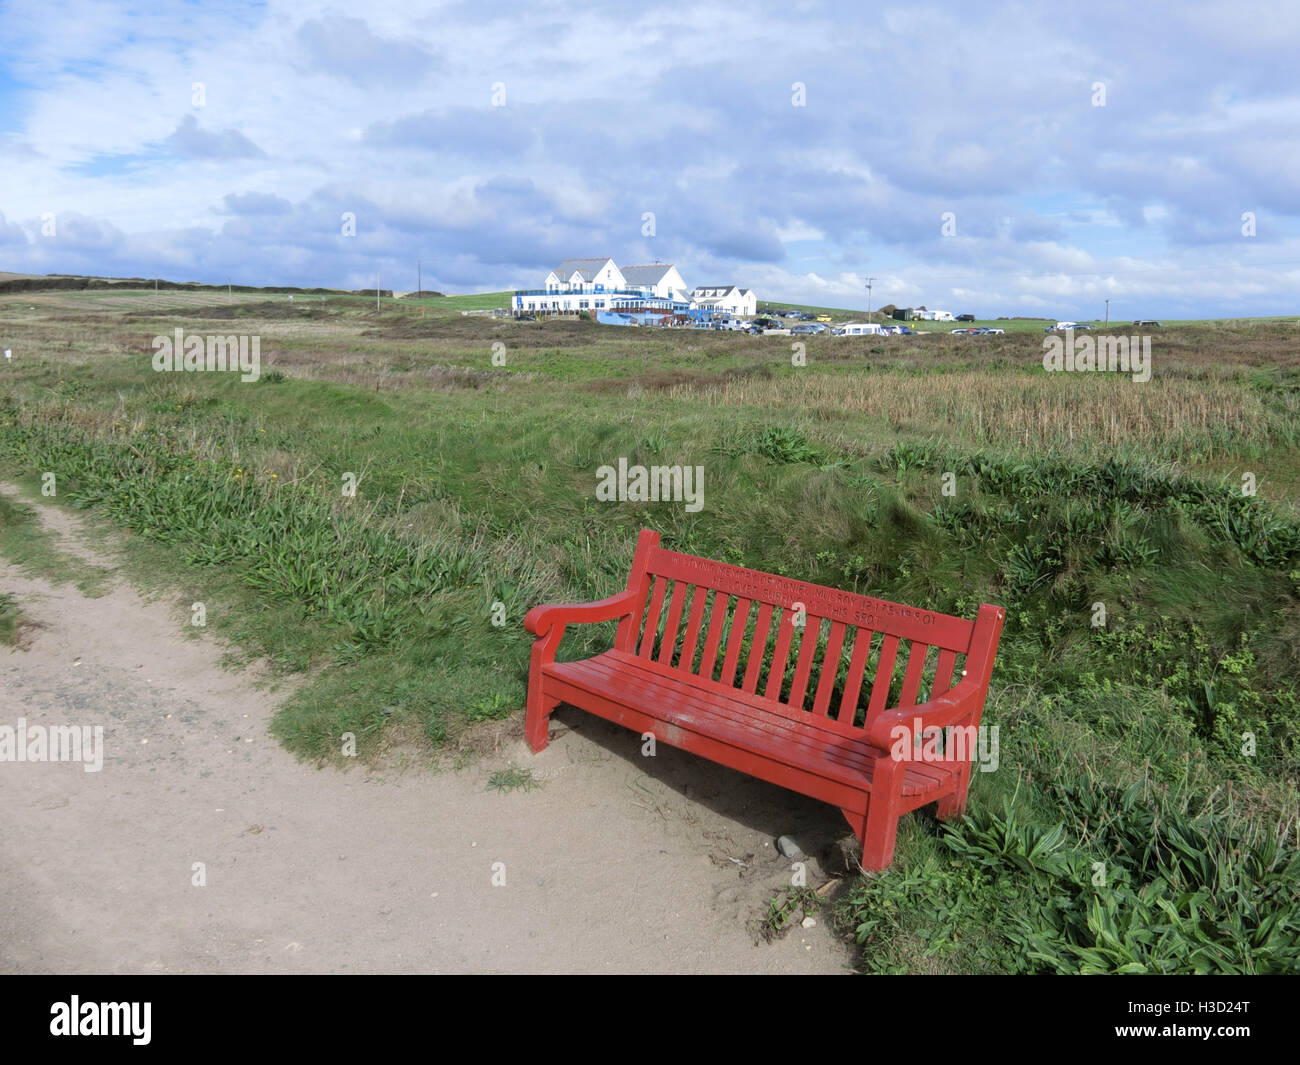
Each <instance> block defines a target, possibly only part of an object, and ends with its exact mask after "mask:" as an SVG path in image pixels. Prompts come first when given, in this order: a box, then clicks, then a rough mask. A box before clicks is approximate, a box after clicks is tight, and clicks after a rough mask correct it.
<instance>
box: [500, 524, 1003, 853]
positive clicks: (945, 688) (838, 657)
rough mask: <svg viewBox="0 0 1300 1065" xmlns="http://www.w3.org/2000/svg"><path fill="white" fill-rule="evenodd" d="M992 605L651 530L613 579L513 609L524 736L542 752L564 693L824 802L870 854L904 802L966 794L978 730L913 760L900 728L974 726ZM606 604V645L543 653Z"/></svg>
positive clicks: (947, 807)
mask: <svg viewBox="0 0 1300 1065" xmlns="http://www.w3.org/2000/svg"><path fill="white" fill-rule="evenodd" d="M801 612H802V614H803V615H804V616H805V617H806V620H804V618H803V617H801ZM706 614H707V619H706ZM1003 614H1004V611H1003V609H1002V608H1001V607H997V606H990V605H988V604H985V605H984V606H982V607H980V609H979V612H978V614H977V615H976V618H975V620H974V621H973V622H972V621H968V620H966V619H963V618H955V617H950V616H948V615H945V614H935V613H932V612H930V611H928V610H918V609H915V608H913V607H908V606H902V605H900V604H898V603H890V602H887V601H885V600H881V599H873V598H870V597H869V596H865V595H855V594H851V593H849V592H842V591H836V590H835V589H833V588H826V587H823V586H821V585H816V584H808V583H805V582H803V581H796V580H790V579H787V578H785V577H778V576H774V575H772V574H769V573H760V572H758V571H755V570H749V569H744V568H742V567H740V566H732V565H728V564H726V563H722V562H711V561H709V560H707V559H703V558H696V557H694V556H692V555H683V554H679V553H677V552H676V551H669V550H667V549H665V548H662V547H660V546H659V535H658V533H655V532H652V531H650V530H648V529H647V530H644V531H643V532H642V533H641V536H640V538H639V540H638V542H637V550H636V557H635V559H634V561H633V563H632V572H631V574H630V576H629V577H628V582H627V588H626V589H625V590H624V591H622V592H620V593H619V594H618V595H614V596H611V597H610V598H608V599H603V600H601V601H600V602H597V603H583V604H575V605H570V606H550V605H548V606H539V607H535V608H533V609H532V610H530V611H529V612H528V616H527V617H526V618H525V619H524V627H525V628H526V629H527V630H528V631H529V632H530V633H532V634H533V635H534V636H536V637H537V639H536V641H535V642H534V644H533V652H532V665H531V670H530V673H529V681H528V710H527V720H526V725H525V728H526V734H527V737H528V742H529V744H530V746H531V747H532V749H533V750H534V751H541V750H542V749H543V748H544V747H545V746H546V744H547V740H548V738H549V737H548V722H549V719H550V715H551V711H552V710H553V709H554V708H555V707H556V706H557V705H558V704H559V703H561V702H564V703H568V704H570V705H572V706H575V707H578V708H580V709H583V710H587V711H589V712H591V713H593V714H598V715H599V716H601V717H605V718H608V719H609V720H611V721H616V722H618V723H619V724H621V725H625V726H627V727H628V728H631V729H634V730H636V731H637V732H640V733H642V734H644V733H651V734H653V735H654V736H655V738H656V740H658V741H659V742H663V743H667V744H669V745H671V746H674V747H680V748H682V749H683V750H686V751H690V752H692V753H694V754H697V755H700V756H701V757H704V758H708V759H710V760H711V761H714V762H718V763H721V764H722V765H726V766H730V767H731V768H732V769H738V770H740V771H741V772H743V773H748V774H750V775H751V776H755V777H759V778H761V779H763V780H767V781H770V782H771V783H774V784H779V785H781V786H782V787H785V788H789V789H790V790H792V791H797V792H800V793H801V794H804V795H809V796H811V797H813V798H816V799H820V800H822V801H823V802H828V803H832V804H834V805H836V806H838V807H839V808H840V809H841V810H842V811H843V812H844V816H845V817H846V818H848V822H849V824H850V826H852V828H853V831H854V834H855V835H856V836H857V837H858V839H859V840H860V841H861V843H862V866H863V868H864V869H867V870H879V869H884V868H885V867H886V866H888V865H889V863H890V861H891V860H892V859H893V854H894V837H895V834H896V832H897V829H898V820H899V818H900V817H902V816H903V814H905V813H907V812H908V811H910V810H915V809H917V808H918V807H920V806H924V805H926V804H927V803H931V802H937V803H938V804H939V806H938V815H939V816H940V817H941V818H953V817H959V816H961V814H962V813H963V811H964V810H965V807H966V792H967V787H968V785H969V782H970V772H971V762H970V750H971V748H972V747H973V746H974V745H973V744H970V745H968V746H967V747H966V757H965V759H964V760H959V759H953V758H952V757H951V752H950V753H949V754H948V755H944V756H941V757H940V758H938V759H935V758H930V759H921V758H919V757H917V756H916V755H914V754H909V753H908V752H907V751H906V745H905V744H903V743H902V741H901V740H900V737H901V736H902V735H904V733H900V732H898V731H896V730H897V729H900V728H901V729H903V730H904V732H905V734H906V736H907V737H909V738H912V737H914V742H913V748H914V750H916V748H915V746H914V744H915V743H920V742H921V739H922V738H923V737H932V736H934V735H935V734H934V733H932V732H931V731H930V730H931V729H934V728H937V727H940V728H941V727H947V726H957V727H962V728H966V727H968V726H978V725H979V721H980V715H981V713H982V712H983V709H984V698H985V695H986V693H987V692H988V685H989V676H990V673H991V672H992V669H993V659H994V656H995V654H996V653H997V646H998V638H999V636H1000V635H1001V631H1002V620H1003ZM616 619H617V620H618V629H617V632H616V634H615V636H614V646H613V648H612V649H611V650H609V651H606V652H604V653H603V654H598V655H596V656H595V657H594V658H588V659H585V660H582V661H576V662H557V661H555V652H556V648H557V647H558V646H559V643H560V640H561V638H562V637H563V635H564V631H565V628H566V626H568V625H570V624H584V623H589V622H600V621H613V620H616ZM801 620H802V621H803V622H804V623H803V624H802V625H800V624H799V622H800V621H801ZM683 622H684V623H685V625H684V627H683ZM769 650H770V655H768V654H765V651H769ZM769 663H770V664H769ZM869 668H870V673H868V669H869ZM954 675H955V676H957V677H958V683H957V684H956V685H955V686H954V685H953V684H952V679H953V677H954ZM867 676H871V677H872V678H873V681H872V683H871V684H869V685H865V684H864V678H866V677H867ZM863 693H866V694H865V695H864V694H863ZM922 693H924V698H925V700H926V701H924V702H920V703H918V699H920V698H921V697H922ZM965 735H966V736H967V737H973V736H974V729H973V728H970V729H969V731H968V732H966V733H965ZM937 747H938V741H937V739H936V740H935V742H933V743H931V744H930V749H931V751H934V750H935V749H937Z"/></svg>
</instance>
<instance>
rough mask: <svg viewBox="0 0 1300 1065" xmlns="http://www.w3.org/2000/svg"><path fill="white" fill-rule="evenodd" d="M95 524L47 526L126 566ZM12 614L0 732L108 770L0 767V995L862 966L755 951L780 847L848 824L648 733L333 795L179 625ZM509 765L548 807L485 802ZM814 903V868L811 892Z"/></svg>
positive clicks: (62, 600) (77, 611)
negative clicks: (397, 978) (65, 983)
mask: <svg viewBox="0 0 1300 1065" xmlns="http://www.w3.org/2000/svg"><path fill="white" fill-rule="evenodd" d="M40 509H41V510H42V512H48V511H49V508H44V507H42V508H40ZM83 520H84V519H81V518H80V517H78V516H72V515H69V514H67V513H65V512H58V511H54V512H53V517H50V518H47V526H46V527H47V528H49V529H52V530H54V531H55V532H57V533H58V534H59V535H60V536H61V537H63V538H65V539H67V540H71V541H73V543H72V544H71V545H69V546H68V547H67V550H69V553H72V552H75V553H76V554H77V555H78V557H81V558H90V559H98V561H99V562H100V563H101V564H105V565H108V566H110V567H111V565H112V561H111V559H105V558H103V557H102V556H99V555H97V553H96V551H95V550H94V549H93V548H91V547H88V546H87V545H86V543H85V541H86V535H85V534H86V527H85V526H83V525H82V521H83ZM78 540H80V541H81V543H80V544H77V543H76V542H77V541H78ZM0 590H3V591H6V592H9V593H11V594H13V595H14V596H15V597H16V599H17V601H18V603H19V605H20V607H21V608H22V610H23V611H24V613H25V614H26V615H27V616H28V617H29V618H31V619H33V620H35V621H37V622H39V623H40V625H41V628H39V629H36V630H34V631H33V632H29V633H28V637H29V639H28V641H27V642H28V644H29V646H28V649H27V650H14V651H9V650H8V649H7V648H3V647H0V725H8V726H11V727H14V728H15V729H16V728H17V725H18V719H19V718H20V717H21V718H25V719H26V721H27V722H28V724H29V725H38V724H39V725H44V726H52V725H89V726H96V725H102V726H103V737H104V739H103V744H104V759H103V768H102V770H101V771H99V772H86V771H85V767H84V766H83V765H81V764H76V763H70V762H65V763H56V762H35V763H33V762H23V763H16V762H9V761H0V825H2V826H3V827H2V828H0V972H28V973H32V972H54V973H72V972H103V973H118V972H123V973H138V972H223V973H225V972H231V973H238V972H256V973H261V972H514V971H525V972H683V973H684V972H754V973H758V972H788V973H805V972H806V973H813V972H820V973H825V972H839V971H844V970H845V969H846V968H847V967H848V966H849V964H850V962H851V957H850V952H849V951H848V950H847V949H846V948H845V946H844V945H843V944H842V943H841V942H839V941H838V940H837V939H836V938H835V937H833V936H832V935H831V934H830V933H829V932H828V931H827V929H826V927H825V923H824V922H822V921H819V923H818V924H817V925H816V926H814V927H810V928H808V929H804V928H801V927H795V928H793V929H792V930H791V931H790V932H789V933H788V934H787V935H786V936H785V937H784V938H783V939H779V940H777V941H775V942H773V943H770V944H767V943H764V944H760V945H756V943H755V937H754V934H753V933H752V931H751V930H750V928H749V927H747V926H750V925H752V923H753V922H754V921H755V920H756V919H757V918H760V917H761V916H762V914H763V912H764V911H765V908H766V903H767V900H768V899H769V898H771V897H772V895H773V894H775V893H776V892H777V891H779V890H781V889H782V888H784V887H786V886H788V885H789V882H790V877H791V873H790V863H789V862H788V861H786V860H785V859H783V858H781V857H780V856H779V855H778V854H777V853H776V851H775V849H774V848H773V846H772V845H771V840H772V838H773V836H775V835H777V834H779V833H782V832H789V833H791V834H793V835H795V837H796V838H797V839H799V840H800V841H801V842H802V843H803V845H804V846H806V847H809V848H813V847H824V846H827V845H829V844H831V843H832V842H833V841H834V839H835V838H836V837H838V836H842V835H843V827H842V823H841V822H839V821H838V817H839V815H838V814H837V813H836V812H835V811H834V810H831V809H829V808H827V807H823V806H821V805H820V804H817V803H814V802H811V801H809V800H804V799H802V798H801V797H799V796H795V795H792V794H790V793H787V792H784V791H781V790H780V789H776V788H772V787H769V786H768V785H765V784H762V783H760V782H758V781H754V780H750V779H749V778H746V777H743V776H741V775H739V774H736V773H732V772H730V771H729V770H725V769H722V768H721V767H718V766H713V765H710V764H709V763H706V762H702V761H700V760H698V759H695V758H693V757H692V756H690V755H686V754H683V753H681V752H678V751H674V750H671V749H669V748H666V747H660V749H659V753H658V756H657V757H656V758H653V759H643V758H641V757H640V754H639V740H638V739H637V737H636V736H634V735H633V734H632V733H630V732H627V731H625V730H621V729H617V728H615V727H614V726H611V725H607V724H606V723H604V722H601V721H598V720H597V719H595V718H592V717H590V716H589V715H585V714H582V713H580V712H577V711H574V710H562V711H561V712H560V713H559V714H558V715H557V718H556V720H557V722H558V723H559V726H560V727H559V729H558V731H559V732H560V733H562V734H561V735H558V736H557V738H556V739H555V740H554V741H553V742H552V743H551V746H550V747H549V748H548V749H547V750H546V751H545V752H544V753H543V754H542V755H539V756H536V757H534V756H532V755H531V754H530V753H528V751H527V748H526V746H525V745H524V743H523V741H522V740H521V739H509V740H507V741H506V742H505V743H504V745H503V746H502V748H501V750H500V751H499V752H497V753H494V754H493V755H491V756H490V757H488V758H487V759H485V760H484V761H483V762H481V763H478V764H475V765H474V766H472V767H471V768H468V769H465V770H461V771H459V772H456V771H451V770H448V771H444V772H441V773H431V772H428V771H426V770H411V771H407V772H405V773H397V772H384V773H378V772H370V771H367V770H366V769H365V768H364V767H358V768H356V769H353V770H351V771H348V772H339V771H337V770H334V769H324V770H317V769H316V768H314V767H312V766H309V765H305V764H302V763H299V762H297V761H296V760H295V759H294V758H293V757H292V756H291V755H289V754H288V753H286V752H285V751H284V750H283V749H282V748H280V747H279V745H278V744H277V743H276V742H275V741H274V740H273V739H272V738H271V737H270V736H269V734H268V732H267V724H268V721H269V720H270V717H271V715H272V713H273V712H274V709H275V701H276V697H274V696H271V695H269V694H267V693H266V692H264V691H261V690H258V689H257V688H255V687H254V685H253V684H252V682H251V681H250V680H249V679H248V678H246V677H242V676H239V675H236V674H232V673H228V672H225V671H223V670H221V669H220V668H219V667H218V666H217V664H216V663H217V661H218V660H219V658H220V648H219V647H218V646H217V645H216V644H215V643H213V642H211V641H209V640H206V639H205V640H192V639H187V638H185V637H184V636H183V635H182V622H181V621H179V620H178V619H177V618H176V617H175V616H173V613H172V611H171V609H170V608H169V606H167V605H166V604H164V603H162V602H157V601H155V602H150V601H147V600H145V599H143V598H141V596H140V595H138V594H137V593H136V592H135V591H134V590H133V589H131V588H129V587H125V586H123V585H120V584H119V585H118V586H116V587H115V588H113V589H112V590H111V591H110V592H109V593H108V594H106V595H103V596H101V597H99V598H87V597H85V596H84V595H82V594H81V593H80V592H78V591H77V590H76V589H75V588H73V587H72V586H71V585H68V584H61V585H55V584H51V583H50V582H48V581H46V580H43V579H40V578H37V577H33V576H30V575H25V574H23V573H21V572H19V571H18V569H17V567H15V566H12V565H8V564H3V563H2V562H0ZM566 726H567V727H566ZM510 762H515V763H517V764H519V765H525V766H529V767H533V768H534V769H535V770H537V771H539V772H540V773H541V774H542V775H543V777H544V779H545V786H544V787H542V788H539V789H534V790H532V791H529V792H523V791H514V792H510V793H508V794H501V793H498V792H493V791H488V790H486V789H485V783H486V780H487V776H488V773H489V772H490V771H491V770H493V769H499V768H503V767H504V766H506V765H507V764H508V763H510ZM200 862H201V863H203V872H204V876H205V880H206V883H205V885H204V886H196V885H195V884H194V882H193V881H194V879H195V877H196V875H197V874H196V872H195V863H200ZM494 863H503V865H498V866H495V868H494ZM494 872H495V875H496V878H497V879H498V880H499V879H501V874H502V873H503V872H504V879H505V884H504V885H502V886H494V884H493V879H494ZM822 879H824V878H823V877H822V875H821V867H820V865H819V863H818V862H817V861H815V860H812V859H809V860H808V883H809V884H810V885H811V886H816V885H817V884H819V883H820V882H821V881H822Z"/></svg>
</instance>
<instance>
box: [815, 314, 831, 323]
mask: <svg viewBox="0 0 1300 1065" xmlns="http://www.w3.org/2000/svg"><path fill="white" fill-rule="evenodd" d="M817 321H819V322H828V323H829V322H830V321H831V316H830V315H829V314H819V315H817Z"/></svg>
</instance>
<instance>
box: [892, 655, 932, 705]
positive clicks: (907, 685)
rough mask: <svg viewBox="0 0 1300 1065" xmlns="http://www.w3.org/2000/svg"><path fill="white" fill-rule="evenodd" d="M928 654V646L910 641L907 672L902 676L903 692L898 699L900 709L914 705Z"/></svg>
mask: <svg viewBox="0 0 1300 1065" xmlns="http://www.w3.org/2000/svg"><path fill="white" fill-rule="evenodd" d="M929 653H930V645H929V644H926V643H918V642H917V641H916V640H913V641H912V646H911V647H910V648H909V649H908V652H907V672H905V673H904V674H903V690H902V693H901V694H900V695H899V699H898V705H899V706H900V707H903V706H915V705H916V693H917V692H918V691H920V690H921V676H922V674H923V673H924V672H925V656H926V655H927V654H929Z"/></svg>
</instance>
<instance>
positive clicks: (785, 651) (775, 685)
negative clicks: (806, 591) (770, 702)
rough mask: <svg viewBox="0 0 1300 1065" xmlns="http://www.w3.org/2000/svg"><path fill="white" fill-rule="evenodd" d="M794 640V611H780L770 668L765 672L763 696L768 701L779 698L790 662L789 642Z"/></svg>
mask: <svg viewBox="0 0 1300 1065" xmlns="http://www.w3.org/2000/svg"><path fill="white" fill-rule="evenodd" d="M792 639H794V611H793V610H788V609H787V610H782V611H781V623H780V625H778V626H777V630H776V648H775V649H774V650H773V651H772V668H771V669H769V670H768V671H767V687H766V688H764V689H763V694H764V695H766V696H767V697H768V698H769V699H780V698H781V685H782V683H783V682H784V681H785V667H786V664H787V663H788V662H789V661H790V641H791V640H792Z"/></svg>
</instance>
